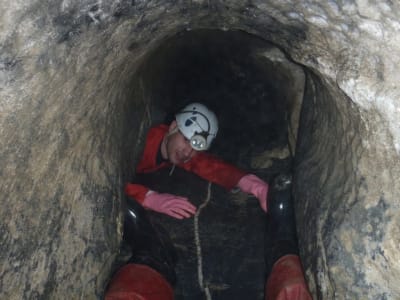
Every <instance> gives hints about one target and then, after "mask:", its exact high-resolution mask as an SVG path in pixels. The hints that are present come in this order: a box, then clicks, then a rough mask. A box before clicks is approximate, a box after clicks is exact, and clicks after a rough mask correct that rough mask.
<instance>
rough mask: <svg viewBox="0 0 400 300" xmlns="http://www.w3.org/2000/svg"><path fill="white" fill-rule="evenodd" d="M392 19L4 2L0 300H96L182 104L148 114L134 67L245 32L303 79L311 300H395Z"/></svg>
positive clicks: (387, 8) (289, 10) (88, 1)
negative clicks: (193, 37)
mask: <svg viewBox="0 0 400 300" xmlns="http://www.w3.org/2000/svg"><path fill="white" fill-rule="evenodd" d="M398 6H399V5H398V3H396V2H394V1H325V2H322V1H313V0H305V1H268V2H266V1H262V0H254V1H236V0H232V1H206V0H196V1H160V0H151V1H130V0H129V1H128V0H121V1H119V0H118V1H92V0H82V1H61V0H59V1H50V2H43V1H38V0H32V1H29V2H28V1H25V2H24V1H19V2H17V3H15V2H11V1H9V2H6V1H4V3H2V11H1V13H0V22H1V26H2V27H1V28H2V30H1V32H0V49H1V51H0V53H1V54H0V81H1V84H0V99H1V101H0V158H1V159H0V164H1V165H0V167H1V168H0V176H1V182H0V185H1V194H0V198H1V201H0V202H1V203H2V209H1V217H2V222H1V223H0V233H1V234H0V239H1V243H0V248H1V251H0V252H1V253H0V259H1V264H0V265H1V268H0V291H1V298H5V299H31V298H35V299H36V298H41V299H60V298H64V297H69V298H84V299H98V298H99V297H100V296H101V295H102V293H103V289H104V286H105V282H106V280H107V279H108V276H109V274H110V270H111V265H112V264H113V262H114V261H115V256H116V254H117V252H118V247H119V243H120V237H121V224H122V222H121V214H120V211H121V205H122V204H121V203H122V199H123V194H122V190H123V184H124V182H126V180H128V179H130V178H131V176H130V175H128V174H129V172H132V168H133V165H134V160H135V159H137V157H138V156H139V152H140V149H141V145H142V143H143V137H144V132H145V131H146V130H147V128H148V127H149V126H150V124H151V123H152V122H153V121H155V120H157V121H158V120H164V114H165V113H166V112H167V111H169V108H173V107H172V106H174V105H173V101H172V100H170V101H168V102H163V101H161V100H160V98H158V99H159V100H158V101H157V102H155V101H153V96H152V97H150V95H151V91H152V90H151V89H150V88H149V86H148V84H147V83H146V82H144V81H143V79H140V78H139V77H138V76H137V74H138V67H139V66H140V65H142V63H143V60H144V59H146V57H147V55H148V54H149V53H151V52H152V51H154V50H155V49H156V48H157V47H158V46H160V45H161V44H162V43H163V42H164V41H165V40H166V38H168V37H172V36H175V34H176V33H178V32H181V33H182V32H185V31H190V30H192V31H193V30H194V29H196V28H197V29H198V28H214V29H222V30H225V31H230V30H232V31H233V30H240V31H243V32H247V33H251V34H253V35H254V36H257V37H258V38H259V39H264V40H266V41H269V42H271V43H273V44H274V45H277V46H278V47H279V48H280V49H283V50H284V52H285V53H287V56H288V57H289V58H290V59H292V60H293V61H294V62H296V63H298V64H299V65H302V66H303V67H304V68H303V71H304V73H305V74H306V76H305V78H306V80H305V84H304V86H305V93H304V99H303V104H302V112H301V118H300V122H294V123H295V124H296V123H299V130H298V136H297V143H295V144H296V150H295V152H296V155H295V158H296V159H295V163H294V166H295V167H294V174H295V177H294V179H295V180H294V189H295V190H294V191H295V192H294V193H293V194H294V195H296V199H295V200H296V201H295V205H296V218H297V225H298V226H297V228H298V236H299V240H300V246H301V249H300V250H301V255H302V261H303V264H304V267H305V271H306V275H307V280H308V283H309V285H310V289H311V291H312V293H313V295H314V296H315V297H316V298H317V299H332V298H344V299H346V298H347V299H398V298H400V286H399V285H398V278H399V277H400V275H399V274H400V266H399V264H398V261H399V253H400V251H399V244H400V242H399V236H400V232H399V224H400V217H399V216H400V214H399V212H400V208H399V205H398V199H399V191H400V181H399V180H398V178H399V176H398V174H400V160H399V153H400V152H399V149H400V148H399V145H400V143H399V141H400V127H399V126H400V125H399V124H400V123H399V122H398V112H399V111H398V108H399V107H400V106H399V99H400V96H399V89H398V81H399V72H398V69H399V65H400V56H399V55H398V53H400V49H399V48H400V46H399V45H400V43H399V42H398V38H399V34H398V28H399V24H398V20H399V14H400V9H398V8H399V7H398ZM268 56H269V57H271V55H268ZM263 61H264V60H263ZM274 61H275V62H276V61H277V60H276V59H274ZM264 62H265V61H264ZM261 64H262V63H261ZM144 73H145V71H143V70H142V75H143V74H144ZM290 73H291V72H288V74H290ZM142 77H143V76H142ZM136 79H137V80H136ZM164 96H165V95H164ZM154 98H157V97H154ZM163 104H165V105H166V106H168V107H164V106H163ZM167 108H168V109H167ZM294 132H296V131H294ZM228 135H229V133H228ZM290 136H291V135H290V134H289V137H290ZM291 144H292V143H291ZM132 147H133V148H132ZM256 148H257V147H256V146H255V147H254V148H252V150H254V152H258V149H257V151H256V150H255V149H256ZM216 149H217V148H216ZM229 153H230V152H229ZM246 155H247V154H246ZM235 156H236V155H234V154H231V157H232V159H234V157H235ZM244 157H245V156H243V158H244ZM260 161H261V163H259V162H260ZM260 161H258V160H257V164H256V165H258V166H263V167H264V166H266V165H269V164H270V162H269V163H268V164H265V165H264V163H263V162H264V160H263V159H261V160H260ZM238 162H239V163H240V164H247V162H248V161H247V160H245V159H240V160H239V161H238ZM254 166H255V165H254ZM300 224H301V226H299V225H300ZM32 278H34V280H32ZM65 295H67V296H65Z"/></svg>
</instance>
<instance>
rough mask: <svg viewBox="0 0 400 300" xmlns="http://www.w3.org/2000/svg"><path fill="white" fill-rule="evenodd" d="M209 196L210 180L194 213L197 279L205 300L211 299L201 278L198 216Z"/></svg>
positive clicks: (201, 266) (201, 261) (201, 260)
mask: <svg viewBox="0 0 400 300" xmlns="http://www.w3.org/2000/svg"><path fill="white" fill-rule="evenodd" d="M210 198H211V182H209V183H208V189H207V198H206V199H205V200H204V202H203V203H202V204H201V205H200V206H199V208H198V210H197V211H196V214H195V215H194V240H195V243H196V252H197V278H198V281H199V286H200V289H201V290H202V291H203V292H204V293H205V294H206V299H207V300H211V294H210V289H209V288H208V286H207V285H206V284H205V283H204V278H203V258H202V255H201V245H200V237H199V216H200V212H201V210H202V209H203V208H205V207H206V206H207V204H208V203H209V202H210Z"/></svg>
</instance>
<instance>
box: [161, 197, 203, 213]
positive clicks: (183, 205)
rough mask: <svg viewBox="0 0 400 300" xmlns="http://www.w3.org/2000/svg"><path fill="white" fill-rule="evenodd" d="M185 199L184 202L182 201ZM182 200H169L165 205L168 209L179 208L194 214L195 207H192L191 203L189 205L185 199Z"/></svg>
mask: <svg viewBox="0 0 400 300" xmlns="http://www.w3.org/2000/svg"><path fill="white" fill-rule="evenodd" d="M183 199H185V200H183ZM183 199H174V200H170V201H169V202H168V203H166V205H167V207H168V208H170V209H171V208H180V209H184V210H185V211H187V212H189V213H191V214H194V213H196V206H194V205H193V204H192V203H190V202H189V201H188V200H186V198H183Z"/></svg>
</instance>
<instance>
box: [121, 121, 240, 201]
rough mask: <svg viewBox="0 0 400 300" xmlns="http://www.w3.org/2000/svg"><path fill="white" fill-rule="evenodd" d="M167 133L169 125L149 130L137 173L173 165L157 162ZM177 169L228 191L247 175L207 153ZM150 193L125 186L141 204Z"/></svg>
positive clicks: (139, 188) (139, 186)
mask: <svg viewBox="0 0 400 300" xmlns="http://www.w3.org/2000/svg"><path fill="white" fill-rule="evenodd" d="M167 132H168V126H167V125H159V126H157V127H153V128H151V129H150V130H149V132H148V134H147V138H146V144H145V148H144V151H143V156H142V159H141V160H140V162H139V164H138V165H137V167H136V173H138V174H140V173H150V172H154V171H156V170H159V169H161V168H166V167H169V166H171V165H172V164H171V163H170V162H167V161H165V162H162V163H161V164H158V165H157V162H156V159H157V154H158V151H159V149H160V146H161V142H162V140H163V138H164V136H165V134H166V133H167ZM177 167H180V168H183V169H184V170H186V171H189V172H193V173H195V174H197V175H198V176H200V177H202V178H204V179H205V180H208V181H211V182H213V183H216V184H218V185H221V186H223V187H224V188H226V189H228V190H230V189H232V188H233V187H235V186H236V185H237V183H238V182H239V180H240V178H242V177H243V176H244V175H246V174H247V173H245V172H243V171H242V170H240V169H238V168H237V167H235V166H233V165H231V164H228V163H226V162H224V161H223V160H221V159H219V158H217V157H216V156H214V155H212V154H209V153H206V152H198V153H197V154H196V155H195V156H194V157H193V158H192V159H190V160H189V161H188V162H186V163H182V164H179V165H177ZM148 191H149V188H147V187H145V186H143V185H141V184H134V183H127V184H126V186H125V194H126V195H127V196H128V197H131V198H134V199H135V200H136V201H138V202H139V203H143V201H144V198H145V196H146V193H147V192H148Z"/></svg>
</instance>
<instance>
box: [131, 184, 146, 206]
mask: <svg viewBox="0 0 400 300" xmlns="http://www.w3.org/2000/svg"><path fill="white" fill-rule="evenodd" d="M149 190H150V189H149V188H147V187H145V186H144V185H141V184H135V183H127V184H126V185H125V195H127V196H128V197H130V198H133V199H135V200H136V201H137V202H139V203H140V204H143V201H144V198H146V194H147V192H148V191H149Z"/></svg>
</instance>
